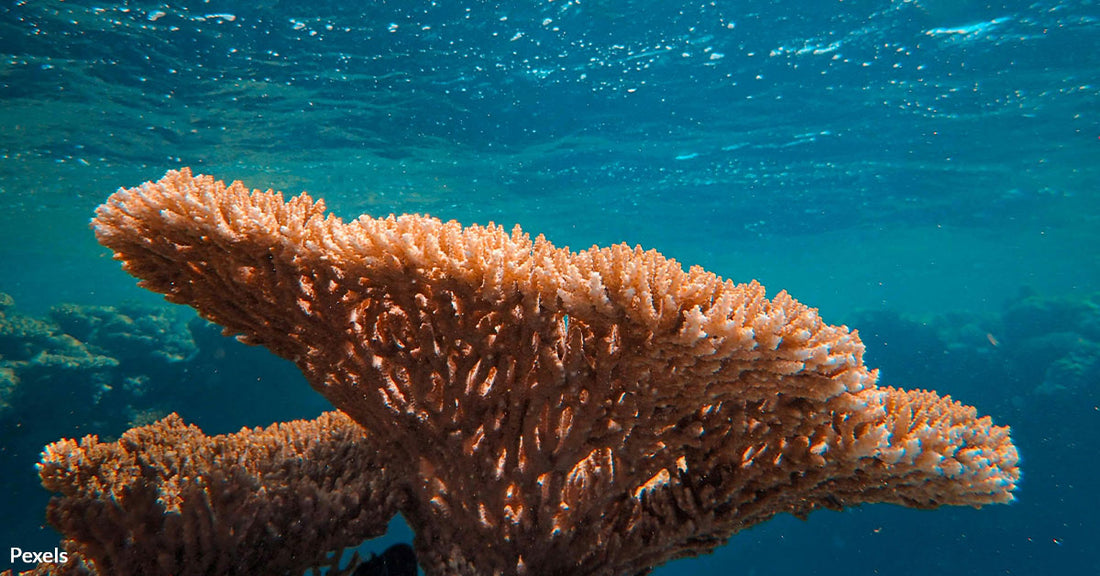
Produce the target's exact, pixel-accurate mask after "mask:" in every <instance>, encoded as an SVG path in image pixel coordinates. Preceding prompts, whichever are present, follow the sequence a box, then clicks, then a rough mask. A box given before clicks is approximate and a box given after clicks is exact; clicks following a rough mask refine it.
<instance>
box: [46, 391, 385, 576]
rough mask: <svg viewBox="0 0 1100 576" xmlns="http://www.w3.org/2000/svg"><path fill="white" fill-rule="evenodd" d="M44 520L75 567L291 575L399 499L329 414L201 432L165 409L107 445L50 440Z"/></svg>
mask: <svg viewBox="0 0 1100 576" xmlns="http://www.w3.org/2000/svg"><path fill="white" fill-rule="evenodd" d="M38 468H39V475H40V476H41V477H42V484H43V486H45V487H46V488H47V489H49V490H51V491H54V492H57V493H59V494H60V496H58V497H56V498H54V499H53V500H52V501H51V502H50V506H49V509H48V511H47V517H48V518H49V520H50V523H51V524H53V525H54V527H56V528H57V529H58V530H60V531H61V532H62V533H63V534H65V536H66V537H67V539H68V540H67V542H66V546H67V551H68V553H69V555H70V559H69V562H68V563H67V564H66V565H65V566H59V567H55V568H53V569H52V570H53V571H54V572H56V573H61V574H82V573H86V571H87V570H88V566H87V564H90V565H91V566H92V567H93V568H94V571H95V573H98V574H145V575H153V574H165V575H168V574H172V575H175V576H183V575H186V574H192V575H199V574H211V575H212V574H219V575H229V574H243V575H248V574H294V573H301V572H302V571H303V570H305V569H307V568H309V567H312V566H316V565H319V564H321V563H323V562H324V560H325V558H326V553H328V552H331V551H340V550H342V549H343V548H345V547H348V546H354V545H357V544H359V543H360V542H362V541H363V540H364V539H366V538H369V537H374V536H379V535H381V534H383V533H385V531H386V525H387V522H388V521H389V519H390V518H391V517H392V516H393V515H394V514H395V512H396V510H397V508H398V507H400V506H401V505H403V503H402V502H401V500H400V499H401V496H402V492H401V491H400V490H396V489H394V487H393V485H392V482H391V479H390V477H389V475H388V474H387V473H386V470H385V467H384V466H383V463H382V462H380V461H379V459H378V453H377V451H376V450H375V448H374V446H373V445H372V443H371V442H370V441H369V438H368V436H367V435H366V434H365V433H364V431H363V429H362V428H360V427H359V426H357V425H356V424H355V423H353V422H352V421H351V420H350V419H349V418H348V417H347V416H345V415H344V414H342V413H340V412H330V413H328V414H325V415H323V416H321V417H320V418H318V419H316V420H310V421H294V422H287V423H283V424H277V425H272V426H270V427H268V428H266V429H260V428H257V429H254V430H249V429H242V430H241V431H240V432H237V433H236V434H228V435H223V436H214V437H209V436H205V435H204V434H202V431H200V430H199V429H198V428H196V427H195V426H186V425H184V424H183V422H182V421H181V420H180V418H179V417H178V416H176V415H174V414H173V415H171V416H169V417H168V418H165V419H163V420H161V421H159V422H157V423H155V424H152V425H149V426H142V427H139V428H134V429H132V430H130V431H129V432H127V433H125V434H123V435H122V437H121V438H120V439H119V440H118V442H109V443H104V442H100V441H99V440H98V439H97V438H96V437H95V436H88V437H85V438H84V439H83V440H81V441H80V442H79V443H77V442H76V441H73V440H61V441H58V442H54V443H53V444H51V445H49V446H48V447H47V448H46V451H45V452H44V454H43V456H42V462H41V463H40V464H39V465H38Z"/></svg>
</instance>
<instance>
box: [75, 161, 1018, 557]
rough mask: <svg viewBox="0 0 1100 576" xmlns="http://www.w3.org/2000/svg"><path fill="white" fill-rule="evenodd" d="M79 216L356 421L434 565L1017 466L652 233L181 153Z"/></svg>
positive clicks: (893, 495) (160, 282)
mask: <svg viewBox="0 0 1100 576" xmlns="http://www.w3.org/2000/svg"><path fill="white" fill-rule="evenodd" d="M94 226H95V231H96V235H97V237H98V239H99V241H100V242H101V243H102V244H104V245H105V246H107V247H109V248H111V249H112V250H114V252H115V257H116V258H118V259H119V260H121V261H122V262H123V266H124V268H125V269H126V270H128V271H129V272H130V273H131V274H133V275H135V276H137V277H138V278H140V279H141V285H142V286H145V287H146V288H149V289H150V290H154V291H157V292H161V293H163V294H165V296H166V298H168V299H169V300H170V301H173V302H178V303H184V304H188V305H190V306H193V307H194V308H196V309H197V310H198V311H199V312H200V313H201V314H202V315H203V316H205V317H207V318H209V319H211V320H213V321H215V322H218V323H220V324H222V325H223V326H225V327H226V330H227V332H229V333H237V334H239V335H240V336H239V337H240V338H241V339H242V340H244V341H245V342H248V343H252V344H260V345H263V346H266V347H267V348H269V349H270V350H272V351H273V352H275V353H276V354H278V355H280V356H283V357H285V358H288V359H290V360H292V361H294V362H295V363H296V364H297V365H298V366H299V367H300V368H301V370H302V371H303V373H304V374H305V375H306V377H307V379H308V380H309V382H310V384H311V385H312V386H313V387H314V388H315V389H317V390H318V391H319V392H321V393H322V394H324V395H325V396H326V397H327V398H328V399H329V400H330V401H331V402H332V403H333V404H334V405H336V406H337V407H339V408H340V409H341V410H343V411H344V412H346V413H347V414H348V415H350V416H351V417H352V418H353V419H354V420H355V421H356V422H358V423H359V424H361V425H362V426H363V427H364V428H365V429H367V430H368V431H369V432H370V434H371V437H372V439H376V440H377V445H378V450H379V451H380V452H381V453H383V454H385V459H386V461H387V462H388V463H389V465H388V466H389V467H388V470H392V471H393V473H394V475H395V476H394V477H395V478H397V480H396V483H397V486H395V489H399V490H402V491H405V492H407V494H408V500H407V503H406V505H405V506H404V507H402V508H401V510H402V512H403V513H404V514H405V516H406V518H407V520H408V521H409V523H410V525H411V526H412V528H413V529H414V531H415V532H416V534H417V537H416V548H417V552H418V555H419V556H420V559H421V562H422V565H423V568H424V569H425V571H426V572H427V573H429V574H475V573H477V574H536V573H537V574H556V573H570V574H607V575H614V574H633V573H638V572H642V571H645V570H646V569H648V568H649V567H652V566H655V565H657V564H660V563H662V562H665V561H667V560H669V559H672V558H677V557H682V556H686V555H693V554H698V553H702V552H706V551H709V550H711V549H713V548H714V547H715V546H717V545H719V544H721V543H722V542H724V541H725V540H726V539H727V538H728V537H729V536H730V535H731V534H733V533H734V532H737V531H738V530H741V529H744V528H746V527H748V526H751V525H753V524H756V523H758V522H761V521H763V520H766V519H768V518H770V517H772V516H774V515H775V514H777V513H781V512H791V513H794V514H798V515H804V514H806V513H808V512H810V511H812V510H814V509H817V508H820V507H831V508H837V507H841V506H847V505H855V504H859V503H863V502H883V501H885V502H896V503H901V504H905V505H909V506H920V507H934V506H937V505H941V504H966V505H973V506H980V505H983V504H987V503H993V502H1007V501H1009V500H1011V499H1012V491H1013V490H1014V488H1015V484H1016V481H1017V480H1018V478H1019V470H1018V468H1017V456H1016V450H1015V448H1014V447H1013V445H1012V443H1011V441H1010V440H1009V437H1008V430H1007V428H1002V427H996V426H993V425H992V424H991V422H990V420H989V419H988V418H982V419H979V418H977V417H976V414H975V411H974V410H973V409H972V408H969V407H965V406H962V405H960V404H958V403H956V402H953V401H951V400H950V399H949V398H941V397H939V396H937V395H936V394H935V393H932V392H922V391H919V392H906V391H902V390H896V389H893V388H879V387H877V386H876V385H875V379H876V374H875V373H874V372H873V371H869V370H868V369H867V368H866V367H864V365H863V363H862V352H863V345H862V343H861V342H860V341H859V338H858V337H857V336H856V334H855V333H852V332H849V331H848V329H847V328H845V327H842V326H841V327H837V326H830V325H827V324H825V323H823V322H822V321H821V319H820V318H819V316H818V315H817V312H816V310H814V309H811V308H807V307H806V306H803V305H802V304H800V303H798V302H797V301H795V300H794V299H793V298H791V297H790V296H789V295H787V294H786V293H785V292H781V293H780V294H779V295H777V296H776V297H775V298H774V299H772V300H768V299H767V298H765V294H764V289H763V287H761V286H760V285H758V284H756V283H750V284H734V283H733V282H731V281H728V280H723V279H721V278H719V277H717V276H715V275H714V274H711V273H708V272H706V271H704V270H702V269H701V268H698V267H693V268H691V269H690V270H688V271H687V272H685V271H684V270H683V269H682V267H681V266H680V265H679V264H678V263H677V262H676V261H674V260H669V259H666V258H664V257H663V256H661V255H660V254H659V253H657V252H655V251H652V250H651V251H642V250H641V249H640V248H634V249H631V248H629V247H627V246H625V245H618V246H612V247H610V248H602V249H601V248H595V247H593V248H591V249H589V250H586V251H582V252H571V251H569V250H568V249H566V248H556V247H554V246H553V245H552V244H551V243H550V242H548V241H547V240H546V239H544V238H543V237H541V236H540V237H538V238H535V239H531V238H530V237H529V236H528V235H526V234H524V233H523V232H522V231H520V229H519V228H518V227H517V228H515V229H513V230H512V231H511V232H510V233H509V232H506V231H505V230H504V229H503V228H501V227H499V226H493V225H490V226H488V227H481V226H471V227H468V228H463V227H462V226H460V225H459V224H457V223H455V222H447V223H444V222H441V221H439V220H436V219H432V218H427V217H422V216H415V215H405V216H399V217H392V216H391V217H389V218H385V219H372V218H368V217H360V218H359V219H357V220H354V221H352V222H347V223H345V222H343V221H342V220H341V219H339V218H336V217H334V216H332V215H329V214H326V212H325V207H324V204H323V203H322V202H321V201H316V202H315V201H314V200H313V199H311V198H310V197H309V196H307V195H305V194H303V195H301V196H298V197H295V198H292V199H290V200H289V201H286V202H284V200H283V198H282V195H281V194H279V193H275V192H272V191H267V192H260V191H249V190H248V189H247V188H246V187H244V186H243V185H242V184H241V183H239V182H235V183H233V184H231V185H230V186H228V187H226V186H225V185H224V184H222V183H221V182H217V181H215V180H214V179H213V178H211V177H209V176H192V174H191V172H190V171H189V170H187V169H184V170H181V171H179V172H169V173H168V174H167V175H166V176H165V177H164V178H163V179H162V180H160V181H159V182H155V183H146V184H145V185H143V186H141V187H139V188H134V189H129V190H120V191H119V192H117V193H116V194H115V195H113V196H112V197H111V198H110V199H109V200H108V202H107V203H105V204H104V205H102V206H101V207H100V208H99V209H98V210H97V215H96V218H95V220H94Z"/></svg>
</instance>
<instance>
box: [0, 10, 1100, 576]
mask: <svg viewBox="0 0 1100 576" xmlns="http://www.w3.org/2000/svg"><path fill="white" fill-rule="evenodd" d="M360 4H361V5H360ZM1098 18H1100V6H1098V4H1097V3H1096V2H1094V1H1077V2H1062V3H1059V2H1053V1H1051V2H1047V1H1040V2H970V1H965V0H956V1H948V0H933V1H894V2H887V1H869V0H857V1H855V2H820V1H812V0H799V1H769V2H721V1H715V2H685V1H681V0H673V1H668V0H665V1H658V0H648V1H619V2H606V1H602V0H584V1H576V0H552V1H544V2H530V1H513V2H481V1H473V0H471V1H469V2H449V1H448V2H445V1H443V0H438V1H435V2H427V1H411V0H410V1H403V2H393V1H390V2H384V1H376V2H365V3H355V2H325V1H321V2H318V1H314V2H308V3H306V2H301V3H297V2H282V1H278V0H271V1H266V2H259V3H244V2H241V3H238V2H229V1H217V0H211V1H208V2H200V1H186V2H178V3H172V4H164V3H156V2H119V3H111V2H102V3H100V2H89V1H86V0H80V1H76V2H60V1H56V0H43V1H38V0H24V1H19V2H11V1H8V2H6V3H4V4H3V5H2V6H0V55H2V60H0V103H2V104H0V292H4V293H7V294H9V295H11V296H12V297H13V298H14V301H15V303H16V306H17V309H18V310H19V312H20V313H22V314H26V315H30V316H36V317H40V316H42V315H44V314H46V313H47V311H48V310H49V308H50V307H52V306H55V305H58V304H60V303H66V302H68V303H77V304H85V305H119V304H121V303H126V302H128V303H138V304H148V305H157V303H158V299H157V298H156V297H154V296H153V295H151V294H146V293H144V292H143V291H142V290H140V289H139V288H136V287H135V286H134V281H133V280H132V279H131V278H130V277H129V276H127V275H126V274H125V273H123V272H121V271H120V270H119V269H118V266H117V264H116V263H114V262H113V261H112V260H111V259H110V258H109V256H108V255H107V254H106V252H105V251H104V250H103V249H102V248H100V247H99V246H98V245H97V244H96V243H95V240H94V238H93V236H92V234H91V232H90V231H89V229H88V219H89V217H90V216H91V213H92V211H93V210H94V208H95V206H96V205H97V204H99V203H100V202H101V201H102V200H103V199H105V198H106V197H107V196H108V195H109V194H110V193H111V192H113V191H114V190H115V189H117V188H118V187H119V186H133V185H136V184H139V183H141V182H143V181H146V180H150V179H157V178H159V177H160V176H161V175H163V173H164V172H165V171H166V170H168V169H173V168H178V167H180V166H191V167H193V168H194V169H195V171H196V172H203V173H211V174H215V175H217V176H218V177H221V178H225V179H227V180H232V179H242V180H244V181H245V182H246V183H247V184H249V185H250V186H253V187H258V188H268V187H272V188H276V189H281V190H284V191H286V192H289V193H297V192H299V191H302V190H308V191H309V192H310V193H312V194H314V195H315V196H320V197H323V198H325V199H326V201H327V202H328V204H329V206H330V207H331V208H332V209H333V210H334V211H335V212H336V213H338V214H340V215H342V216H345V217H354V216H356V215H358V214H361V213H369V214H372V215H385V214H389V213H404V212H419V213H430V214H432V215H434V216H437V217H441V218H443V219H456V220H459V221H461V222H463V223H485V222H488V221H494V222H497V223H501V224H504V225H506V226H509V227H510V226H512V225H514V224H517V223H518V224H520V225H521V226H523V228H524V229H525V230H527V231H529V232H532V233H536V234H537V233H542V234H544V235H546V236H547V237H548V238H549V239H551V240H552V241H553V242H554V243H556V244H558V245H568V246H572V247H574V248H585V247H588V246H590V245H592V244H600V245H607V244H610V243H617V242H627V243H630V244H641V245H642V246H644V247H646V248H656V249H658V250H660V251H661V252H663V253H664V254H665V255H667V256H670V257H673V258H676V259H677V260H679V261H680V262H682V263H684V264H685V265H694V264H699V265H702V266H704V267H705V268H707V269H709V270H712V271H714V272H716V273H718V274H720V275H722V276H725V277H729V278H733V279H736V280H739V281H748V280H750V279H758V280H760V281H761V282H762V283H763V284H764V285H765V286H767V287H768V288H769V292H770V293H772V294H774V293H775V292H777V291H778V290H780V289H786V290H788V291H789V292H791V293H792V294H793V295H794V296H795V297H796V298H798V299H799V300H801V301H803V302H805V303H807V304H809V305H811V306H815V307H818V308H820V310H821V313H822V315H823V316H824V318H825V319H826V321H828V322H830V323H837V324H839V323H849V324H851V325H853V326H855V327H856V328H861V325H860V324H859V323H858V322H859V321H861V320H862V321H864V322H867V323H868V324H869V325H872V326H873V328H872V329H865V330H863V331H861V334H862V335H863V338H864V340H865V341H866V342H867V343H868V347H869V351H868V354H867V360H868V363H869V364H871V365H875V366H881V367H882V368H883V372H882V379H883V382H884V383H887V384H895V385H902V386H907V387H930V388H935V389H937V390H939V391H941V392H943V393H947V394H951V395H952V396H954V397H955V398H957V399H959V400H962V401H964V402H967V403H970V404H974V405H976V406H977V407H978V408H979V411H981V412H983V413H987V414H991V415H993V416H994V418H995V419H996V420H997V421H998V422H1000V423H1005V424H1009V425H1012V426H1013V431H1014V432H1013V433H1014V438H1015V439H1016V441H1017V444H1018V446H1019V447H1020V451H1021V454H1022V455H1023V457H1024V474H1025V476H1024V482H1023V485H1022V488H1021V489H1020V491H1019V493H1018V502H1017V503H1015V504H1013V505H1011V506H997V507H991V508H986V509H983V510H979V511H975V510H969V509H941V510H936V511H932V512H927V511H912V510H905V509H900V508H896V507H889V506H871V507H864V508H862V509H857V510H849V511H846V512H843V513H833V512H820V513H816V514H815V515H813V516H811V518H810V519H809V520H808V521H806V522H802V521H798V520H795V519H793V518H789V517H780V518H777V519H775V520H774V521H772V522H770V523H768V524H765V525H763V526H760V527H757V528H754V529H752V530H749V531H746V532H743V533H741V534H738V535H737V536H735V537H734V538H733V539H732V541H731V542H730V544H729V545H727V546H726V547H724V548H722V549H720V550H718V551H717V552H716V553H715V554H713V555H711V556H707V557H703V558H699V559H694V560H684V561H678V562H675V563H672V564H669V565H667V566H665V567H663V568H661V569H659V570H657V571H656V572H655V574H659V575H662V576H671V575H673V574H678V573H691V574H725V573H732V572H736V573H738V574H744V575H754V574H759V575H764V574H769V575H783V574H802V575H804V574H841V573H844V574H851V573H852V570H853V567H856V571H857V572H858V573H866V574H898V575H908V574H913V575H917V574H921V575H924V574H931V573H936V574H1089V573H1100V554H1098V552H1100V549H1098V548H1100V547H1098V546H1097V542H1098V541H1100V523H1098V520H1097V518H1096V514H1095V510H1098V509H1100V508H1098V506H1100V498H1098V497H1097V494H1100V481H1097V479H1096V478H1097V473H1098V472H1100V470H1098V468H1097V466H1098V465H1097V461H1096V455H1097V454H1100V408H1098V405H1100V400H1098V399H1100V377H1098V376H1097V374H1098V372H1095V371H1093V368H1096V369H1100V361H1097V358H1100V352H1097V351H1096V350H1098V349H1100V344H1098V343H1100V336H1098V335H1097V333H1096V331H1095V330H1094V328H1096V326H1100V324H1096V325H1094V324H1093V323H1092V320H1089V318H1091V316H1089V315H1090V314H1094V313H1095V310H1096V307H1097V306H1100V299H1097V298H1096V297H1095V296H1093V295H1094V294H1096V293H1097V292H1100V20H1098ZM1022 290H1023V291H1026V292H1024V293H1023V295H1021V291H1022ZM1029 298H1030V300H1029ZM1052 302H1053V303H1054V304H1052ZM1029 306H1030V307H1029ZM1059 306H1061V307H1060V308H1059ZM1021 308H1025V309H1026V310H1025V311H1024V312H1019V310H1020V309H1021ZM1052 309H1054V310H1056V311H1062V312H1064V314H1063V315H1061V316H1059V315H1058V314H1056V313H1055V312H1050V310H1052ZM1034 310H1039V312H1038V313H1034V314H1031V312H1033V311H1034ZM1066 310H1069V312H1065V311H1066ZM868 311H887V312H888V313H887V314H886V315H885V316H884V315H882V314H879V315H877V316H876V315H875V314H872V313H869V312H868ZM1043 311H1046V312H1043ZM1025 312H1026V313H1025ZM1044 313H1048V314H1049V315H1050V316H1049V317H1050V318H1056V319H1057V322H1055V323H1054V325H1053V326H1048V325H1044V324H1043V322H1042V320H1041V318H1042V317H1043V314H1044ZM180 314H181V315H184V316H183V317H184V319H186V313H185V312H183V311H180ZM1029 314H1030V315H1029ZM1098 322H1100V321H1098ZM925 332H927V334H926V333H925ZM1006 334H1007V335H1008V336H1006ZM887 335H890V336H889V337H887ZM909 351H911V353H907V352H909ZM240 353H242V354H260V355H261V356H259V357H257V358H259V360H256V361H257V362H260V363H263V362H271V363H272V366H274V367H273V368H270V369H271V370H273V371H280V370H281V371H282V372H279V374H280V376H278V378H285V379H286V386H285V389H286V390H287V392H285V394H287V395H288V396H287V397H286V398H285V399H271V398H268V399H265V402H266V403H270V404H272V405H273V406H272V407H270V410H269V411H268V412H262V413H260V412H256V411H253V412H249V408H248V407H242V406H239V405H234V404H224V403H212V404H211V405H208V406H202V405H199V406H189V407H188V409H189V410H190V411H191V412H190V414H187V413H185V414H184V415H185V417H187V418H189V419H190V420H193V421H201V422H205V423H206V424H205V426H206V430H207V431H208V432H224V431H227V430H233V429H235V428H238V427H239V426H241V425H245V424H248V425H255V424H263V423H266V422H270V421H271V419H272V418H273V417H279V418H287V417H293V416H295V415H299V414H297V413H296V412H295V410H298V409H302V410H306V411H311V410H319V409H322V408H323V402H319V403H317V404H316V405H314V404H308V402H312V401H313V400H309V401H307V400H303V399H305V398H313V393H312V392H311V391H310V390H309V389H308V386H306V385H305V383H304V382H302V381H300V380H297V378H300V377H298V376H297V375H296V373H295V372H294V371H293V369H292V368H288V367H287V366H285V365H281V364H278V362H276V361H275V360H273V359H270V358H269V357H268V356H266V355H265V353H264V352H262V351H255V350H252V351H247V352H240ZM1065 374H1069V376H1066V375H1065ZM269 377H270V378H272V379H274V378H277V377H276V376H269ZM891 378H893V379H891ZM1067 379H1070V380H1072V385H1065V386H1059V385H1058V384H1059V383H1061V382H1063V381H1066V380H1067ZM59 402H63V401H62V400H59ZM303 402H305V403H307V407H306V408H303V407H302V405H301V404H302V403H303ZM277 404H278V406H275V405H277ZM281 404H287V405H290V406H289V407H288V406H283V405H281ZM182 411H183V410H181V412H182ZM264 418H267V420H266V421H263V419H264ZM105 426H106V425H105ZM28 430H33V434H32V432H30V431H28ZM74 430H77V431H80V433H83V431H98V432H100V433H103V434H107V435H113V434H117V433H119V432H120V431H121V430H115V429H111V430H108V429H104V430H98V429H96V428H95V423H88V424H87V425H84V424H80V425H77V424H74V423H66V422H63V421H60V422H59V421H54V420H51V421H48V422H43V421H41V419H38V418H36V415H35V414H34V413H22V414H17V415H12V414H7V415H0V434H2V436H0V442H2V446H3V453H0V456H3V455H4V454H6V455H7V456H4V458H5V460H4V462H5V463H4V464H3V466H4V467H5V468H6V469H4V472H5V476H7V477H9V479H10V480H9V484H11V485H12V486H19V488H18V490H19V492H16V493H13V494H18V495H19V496H18V497H16V496H12V497H11V498H5V497H0V517H2V518H4V519H5V523H6V524H8V526H6V527H0V548H2V550H0V551H6V550H7V548H8V547H9V546H16V545H22V544H21V542H25V541H34V542H37V543H40V544H41V545H43V546H47V545H48V546H52V544H53V543H55V542H56V536H55V535H51V534H50V533H49V532H47V531H44V530H41V529H40V526H41V524H42V523H43V520H42V517H41V512H39V511H40V510H41V508H42V506H44V504H45V501H46V499H47V495H46V494H45V492H44V491H41V490H38V491H37V492H36V491H35V489H34V487H33V485H34V472H33V467H32V466H33V463H34V461H35V460H36V455H35V453H34V452H33V451H30V452H28V451H27V450H25V449H22V448H21V449H19V450H16V449H15V448H14V446H16V445H17V444H18V443H19V439H21V438H26V437H29V436H28V435H30V436H33V437H34V438H36V439H37V438H42V439H43V442H45V441H48V440H50V439H54V438H58V437H61V436H64V435H73V434H76V433H77V432H75V431H74ZM28 442H29V441H28ZM28 445H29V444H28ZM7 467H10V468H7ZM13 490H14V488H13ZM35 499H37V500H35ZM28 502H29V504H28ZM32 504H33V506H32ZM5 507H6V509H5ZM5 557H6V556H5ZM0 567H6V565H3V564H0Z"/></svg>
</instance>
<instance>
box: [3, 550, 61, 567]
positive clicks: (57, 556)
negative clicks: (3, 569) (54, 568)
mask: <svg viewBox="0 0 1100 576" xmlns="http://www.w3.org/2000/svg"><path fill="white" fill-rule="evenodd" d="M11 561H12V563H15V562H23V563H26V564H37V563H39V562H56V563H58V564H64V563H65V562H68V561H69V553H68V552H62V551H61V550H58V549H57V548H54V549H53V551H52V552H30V551H28V552H24V551H23V549H22V548H16V547H15V546H12V547H11Z"/></svg>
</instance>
